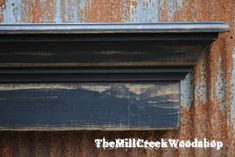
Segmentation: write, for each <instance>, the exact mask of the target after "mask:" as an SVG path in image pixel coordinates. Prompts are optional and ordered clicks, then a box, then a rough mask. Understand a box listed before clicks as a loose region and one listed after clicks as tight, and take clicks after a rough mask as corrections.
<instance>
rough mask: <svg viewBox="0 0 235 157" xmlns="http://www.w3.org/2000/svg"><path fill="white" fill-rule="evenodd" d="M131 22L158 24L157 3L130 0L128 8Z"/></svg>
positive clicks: (147, 0) (145, 0)
mask: <svg viewBox="0 0 235 157" xmlns="http://www.w3.org/2000/svg"><path fill="white" fill-rule="evenodd" d="M130 21H131V22H158V1H155V0H143V1H142V0H132V1H131V7H130Z"/></svg>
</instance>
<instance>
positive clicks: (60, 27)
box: [0, 22, 229, 82]
mask: <svg viewBox="0 0 235 157" xmlns="http://www.w3.org/2000/svg"><path fill="white" fill-rule="evenodd" d="M228 30H229V26H228V25H226V24H225V23H223V22H203V23H202V22H196V23H148V24H147V23H134V24H130V23H110V24H1V25H0V82H21V81H25V82H30V81H32V82H35V81H36V82H37V81H38V82H40V81H42V82H44V81H59V82H60V81H94V80H95V81H115V80H127V81H141V80H144V81H146V80H147V81H152V80H179V79H182V78H183V77H184V75H185V73H187V72H189V71H190V70H191V68H192V67H193V66H194V65H195V63H196V62H197V59H198V58H199V56H200V55H201V53H203V52H204V51H205V49H207V48H208V46H209V45H210V44H211V43H212V42H213V41H215V40H216V39H217V38H218V34H219V33H220V32H226V31H228ZM103 74H106V75H105V77H104V75H103ZM120 74H128V78H127V77H126V78H123V77H122V75H120ZM139 76H142V77H139Z"/></svg>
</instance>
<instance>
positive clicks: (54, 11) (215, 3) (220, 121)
mask: <svg viewBox="0 0 235 157" xmlns="http://www.w3.org/2000/svg"><path fill="white" fill-rule="evenodd" d="M0 21H1V23H87V22H174V21H178V22H186V21H187V22H194V21H224V22H226V23H227V24H229V25H230V28H231V31H230V32H228V33H224V34H221V35H220V38H219V40H217V41H216V42H215V43H214V44H213V45H212V46H211V47H210V48H208V52H207V53H205V54H203V55H202V57H201V59H200V60H199V61H198V64H197V65H196V66H195V68H194V71H193V73H192V74H188V75H187V76H186V78H185V79H184V80H183V81H182V82H181V93H182V94H181V102H182V104H181V126H180V129H179V130H175V131H128V132H101V131H71V132H1V133H0V157H13V156H22V157H27V156H37V157H39V156H50V157H57V156H79V157H90V156H102V157H104V156H129V157H131V156H135V157H136V156H147V157H150V156H161V157H166V156H167V157H168V156H172V157H176V156H179V157H188V156H192V157H193V156H195V157H204V156H205V157H206V156H212V157H227V156H228V157H234V156H235V141H234V138H235V135H234V130H235V39H234V38H235V36H234V35H235V30H234V28H235V2H234V0H80V1H79V0H6V1H5V0H0ZM103 136H105V137H106V138H108V139H110V140H111V139H114V138H115V137H120V138H123V137H142V138H145V139H153V140H157V139H159V138H179V139H193V138H194V137H197V138H204V137H207V138H209V139H216V140H222V141H223V143H224V145H225V146H224V147H223V149H222V150H220V151H217V150H214V149H206V150H204V149H160V150H144V149H130V150H129V149H128V150H122V149H120V150H119V149H117V150H99V149H96V148H95V145H94V142H93V140H94V138H97V137H99V138H101V137H103Z"/></svg>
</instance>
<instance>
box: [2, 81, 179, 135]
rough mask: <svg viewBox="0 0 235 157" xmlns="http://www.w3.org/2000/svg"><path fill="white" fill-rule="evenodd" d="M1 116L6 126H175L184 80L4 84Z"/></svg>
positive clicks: (168, 127) (128, 127)
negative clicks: (181, 86)
mask: <svg viewBox="0 0 235 157" xmlns="http://www.w3.org/2000/svg"><path fill="white" fill-rule="evenodd" d="M5 87H6V88H5ZM0 115H1V116H0V127H1V129H2V130H4V129H33V130H34V129H43V130H47V129H84V128H88V129H124V130H125V129H159V128H160V129H163V128H164V129H172V128H177V127H178V125H179V84H178V83H175V82H171V83H164V82H162V83H161V82H158V83H80V84H56V85H55V84H54V85H52V84H2V85H0Z"/></svg>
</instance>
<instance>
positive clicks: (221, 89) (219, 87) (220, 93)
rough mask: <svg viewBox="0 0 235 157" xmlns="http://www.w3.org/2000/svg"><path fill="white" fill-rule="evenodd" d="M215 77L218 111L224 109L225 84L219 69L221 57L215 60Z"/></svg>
mask: <svg viewBox="0 0 235 157" xmlns="http://www.w3.org/2000/svg"><path fill="white" fill-rule="evenodd" d="M217 66H218V68H217V79H216V97H217V99H218V100H219V102H220V111H221V112H224V111H225V107H226V106H225V103H224V102H223V100H224V95H225V85H224V80H223V71H222V69H221V58H218V61H217Z"/></svg>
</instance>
